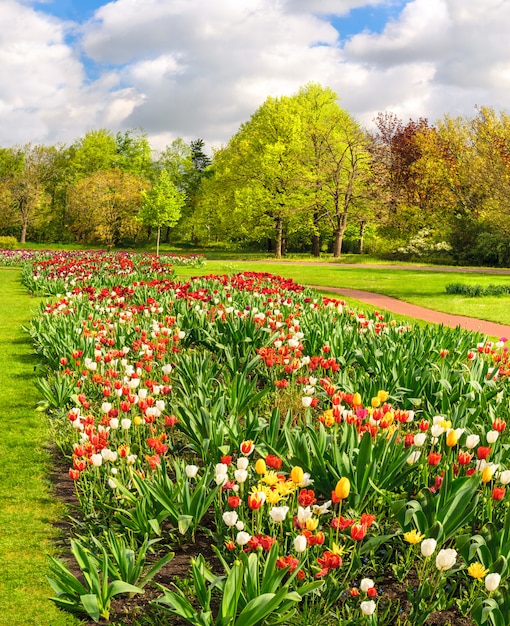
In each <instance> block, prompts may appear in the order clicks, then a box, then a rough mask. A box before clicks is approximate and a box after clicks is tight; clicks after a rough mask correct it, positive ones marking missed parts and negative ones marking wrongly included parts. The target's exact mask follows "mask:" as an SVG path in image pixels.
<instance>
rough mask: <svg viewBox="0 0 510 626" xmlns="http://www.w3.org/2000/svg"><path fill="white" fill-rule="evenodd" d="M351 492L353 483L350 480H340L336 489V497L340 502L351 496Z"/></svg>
mask: <svg viewBox="0 0 510 626" xmlns="http://www.w3.org/2000/svg"><path fill="white" fill-rule="evenodd" d="M350 491H351V483H350V482H349V479H348V478H345V476H344V477H343V478H340V480H339V481H338V482H337V484H336V487H335V496H336V497H337V498H338V499H339V500H345V498H347V497H348V496H349V492H350Z"/></svg>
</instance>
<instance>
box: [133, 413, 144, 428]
mask: <svg viewBox="0 0 510 626" xmlns="http://www.w3.org/2000/svg"><path fill="white" fill-rule="evenodd" d="M141 423H142V418H141V417H140V415H135V416H134V418H133V424H134V425H135V426H140V424H141Z"/></svg>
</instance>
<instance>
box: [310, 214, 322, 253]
mask: <svg viewBox="0 0 510 626" xmlns="http://www.w3.org/2000/svg"><path fill="white" fill-rule="evenodd" d="M313 228H314V233H313V235H312V256H315V257H319V256H320V255H321V238H320V235H319V214H318V212H317V211H316V212H315V213H314V214H313Z"/></svg>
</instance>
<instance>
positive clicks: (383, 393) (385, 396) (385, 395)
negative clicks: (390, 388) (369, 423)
mask: <svg viewBox="0 0 510 626" xmlns="http://www.w3.org/2000/svg"><path fill="white" fill-rule="evenodd" d="M389 395H390V394H389V393H388V392H387V391H383V390H382V389H381V390H380V391H378V392H377V397H378V398H379V400H380V401H381V402H386V400H387V399H388V396H389Z"/></svg>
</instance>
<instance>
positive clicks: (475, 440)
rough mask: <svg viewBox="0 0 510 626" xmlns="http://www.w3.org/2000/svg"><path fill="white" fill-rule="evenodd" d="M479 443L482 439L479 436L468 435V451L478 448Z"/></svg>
mask: <svg viewBox="0 0 510 626" xmlns="http://www.w3.org/2000/svg"><path fill="white" fill-rule="evenodd" d="M479 443H480V437H479V436H478V435H468V436H467V437H466V448H468V450H471V449H473V448H476V446H477V445H478V444H479Z"/></svg>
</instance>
